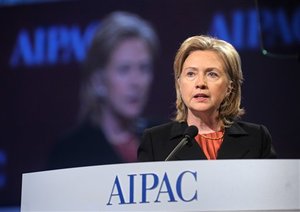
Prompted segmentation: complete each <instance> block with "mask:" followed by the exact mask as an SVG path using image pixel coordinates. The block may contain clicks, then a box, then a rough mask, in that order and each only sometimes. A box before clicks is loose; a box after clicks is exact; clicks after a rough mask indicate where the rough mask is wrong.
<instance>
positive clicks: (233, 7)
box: [0, 0, 300, 207]
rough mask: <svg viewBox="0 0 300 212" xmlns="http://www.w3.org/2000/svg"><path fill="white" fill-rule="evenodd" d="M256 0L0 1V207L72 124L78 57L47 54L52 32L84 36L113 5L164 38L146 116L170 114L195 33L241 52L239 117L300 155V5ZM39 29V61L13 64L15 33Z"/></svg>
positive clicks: (286, 152)
mask: <svg viewBox="0 0 300 212" xmlns="http://www.w3.org/2000/svg"><path fill="white" fill-rule="evenodd" d="M256 6H257V5H256V4H255V1H253V0H245V1H235V0H224V1H218V0H201V1H199V0H163V1H153V0H126V1H125V0H123V1H121V0H106V1H92V0H82V1H75V0H73V1H47V2H46V1H45V2H44V3H36V4H21V5H14V6H1V7H0V21H1V22H0V27H1V28H0V29H1V30H0V206H3V207H7V206H17V207H18V206H19V205H20V197H21V177H22V173H27V172H34V171H43V170H45V163H46V161H47V158H48V155H49V152H50V150H51V148H52V147H53V145H54V144H55V142H56V141H57V138H58V137H59V136H60V135H62V134H63V133H64V132H66V131H67V130H68V129H70V128H71V127H73V126H74V125H75V124H76V122H77V111H78V87H79V71H80V69H81V59H78V58H77V57H76V55H74V54H72V53H71V54H69V55H68V54H67V53H66V52H68V51H71V50H70V49H68V48H64V49H60V50H59V51H57V52H58V53H57V57H54V58H56V59H53V60H51V61H49V60H47V59H45V58H47V54H48V53H47V51H48V50H49V45H50V44H49V40H48V38H49V37H50V35H49V31H51V29H53V27H56V28H57V29H61V28H64V29H71V28H72V27H74V26H76V27H78V29H80V30H81V32H82V33H83V32H84V31H85V30H86V29H87V26H90V25H91V23H94V22H96V23H97V22H98V21H101V19H102V18H103V17H104V16H105V15H106V14H108V13H110V12H111V11H115V10H126V11H130V12H134V13H137V14H139V15H140V16H141V17H143V18H145V19H147V20H148V21H149V22H150V23H152V25H153V26H154V28H155V29H156V31H157V32H158V35H159V38H160V42H161V52H160V59H159V61H158V64H157V65H156V70H155V80H154V86H153V89H152V92H151V96H150V100H149V103H148V105H147V108H146V111H145V115H146V116H150V117H154V118H156V117H157V118H160V119H164V120H166V121H167V120H168V119H170V118H171V117H173V113H174V109H175V107H174V102H175V89H174V83H173V69H172V67H173V59H174V56H175V53H176V50H177V49H178V47H179V45H180V43H181V42H182V41H183V40H184V39H186V38H187V37H189V36H192V35H196V34H211V35H215V36H218V37H219V38H222V39H225V40H227V41H229V42H231V43H232V44H233V45H234V46H235V47H236V48H237V49H238V51H239V52H240V55H241V59H242V68H243V72H244V77H245V82H244V84H243V87H242V96H243V98H242V106H243V107H244V108H245V109H246V115H245V116H244V117H243V119H244V120H246V121H250V122H256V123H260V124H264V125H266V126H267V127H268V129H269V130H270V132H271V134H272V137H273V142H274V146H275V148H276V150H277V153H278V157H279V158H280V159H299V158H300V152H299V149H300V148H299V147H300V145H299V142H300V134H298V133H299V130H300V127H299V124H298V122H299V118H300V111H299V108H300V103H299V97H300V95H299V91H300V78H299V77H300V74H299V71H300V62H299V44H300V2H299V1H276V3H274V1H263V2H262V1H258V6H259V7H258V8H257V7H256ZM257 12H259V15H260V16H259V17H260V19H258V17H257V14H258V13H257ZM259 28H260V29H261V31H259ZM37 29H42V30H43V32H44V33H45V34H46V38H45V41H43V44H44V51H41V52H43V53H44V60H43V59H41V60H40V61H39V62H36V63H33V64H26V63H25V61H24V59H22V58H21V57H19V59H18V60H17V62H16V63H12V57H13V56H12V55H13V54H14V52H15V51H17V50H16V48H18V44H17V43H18V42H17V41H18V39H19V36H20V33H21V32H26V33H27V35H28V38H29V40H30V44H31V45H32V46H34V45H35V42H37V41H36V40H37V39H36V33H35V32H36V30H37ZM22 30H23V31H22ZM260 32H261V33H260ZM26 33H25V34H26ZM47 33H48V34H47ZM262 48H265V49H266V50H268V54H267V55H263V54H262ZM31 49H34V48H31ZM71 52H72V51H71ZM27 53H28V52H27ZM28 54H29V53H28ZM66 54H67V56H66Z"/></svg>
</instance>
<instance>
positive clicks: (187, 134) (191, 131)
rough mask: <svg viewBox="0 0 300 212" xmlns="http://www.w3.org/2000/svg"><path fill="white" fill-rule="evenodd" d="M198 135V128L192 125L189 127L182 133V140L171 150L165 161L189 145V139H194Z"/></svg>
mask: <svg viewBox="0 0 300 212" xmlns="http://www.w3.org/2000/svg"><path fill="white" fill-rule="evenodd" d="M197 134H198V128H197V127H196V126H194V125H191V126H189V127H188V128H186V129H185V131H184V138H183V139H181V141H180V142H179V144H177V146H176V147H175V148H174V149H173V151H172V152H171V153H170V154H169V155H168V157H167V158H166V160H165V161H169V160H172V159H173V158H174V157H175V155H176V154H177V153H178V152H179V151H180V150H181V149H182V147H184V146H185V145H187V144H189V143H190V144H191V139H192V138H194V137H195V136H196V135H197Z"/></svg>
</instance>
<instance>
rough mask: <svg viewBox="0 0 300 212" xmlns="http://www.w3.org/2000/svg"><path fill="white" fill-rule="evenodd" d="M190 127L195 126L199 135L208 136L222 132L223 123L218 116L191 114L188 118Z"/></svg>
mask: <svg viewBox="0 0 300 212" xmlns="http://www.w3.org/2000/svg"><path fill="white" fill-rule="evenodd" d="M187 123H188V125H195V126H196V127H197V128H198V130H199V134H207V133H212V132H217V131H220V130H221V129H222V128H223V123H222V121H221V120H220V119H218V114H216V113H215V114H207V113H203V114H197V115H195V114H192V113H189V114H188V117H187Z"/></svg>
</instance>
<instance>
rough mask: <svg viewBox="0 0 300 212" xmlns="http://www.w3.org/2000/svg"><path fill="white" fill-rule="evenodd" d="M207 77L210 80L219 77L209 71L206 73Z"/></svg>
mask: <svg viewBox="0 0 300 212" xmlns="http://www.w3.org/2000/svg"><path fill="white" fill-rule="evenodd" d="M207 76H209V77H211V78H217V77H218V76H219V75H218V74H217V73H216V72H213V71H210V72H208V73H207Z"/></svg>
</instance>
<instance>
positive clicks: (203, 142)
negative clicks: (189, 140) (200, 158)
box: [195, 131, 224, 160]
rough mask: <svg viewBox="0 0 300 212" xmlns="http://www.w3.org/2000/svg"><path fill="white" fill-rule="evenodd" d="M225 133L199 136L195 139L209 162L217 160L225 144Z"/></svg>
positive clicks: (219, 132)
mask: <svg viewBox="0 0 300 212" xmlns="http://www.w3.org/2000/svg"><path fill="white" fill-rule="evenodd" d="M223 136H224V131H218V132H212V133H208V134H198V135H197V136H196V137H195V139H196V141H197V143H198V144H199V146H200V147H201V148H202V151H203V152H204V154H205V156H206V157H207V159H208V160H216V159H217V156H218V150H219V149H220V146H221V144H222V142H223Z"/></svg>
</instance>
